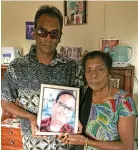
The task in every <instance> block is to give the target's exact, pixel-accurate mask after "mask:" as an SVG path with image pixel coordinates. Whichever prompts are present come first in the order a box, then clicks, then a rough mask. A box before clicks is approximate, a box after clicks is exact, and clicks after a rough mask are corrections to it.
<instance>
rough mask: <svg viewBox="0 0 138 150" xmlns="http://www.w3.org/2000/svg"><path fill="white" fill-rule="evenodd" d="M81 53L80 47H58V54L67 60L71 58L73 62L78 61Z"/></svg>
mask: <svg viewBox="0 0 138 150" xmlns="http://www.w3.org/2000/svg"><path fill="white" fill-rule="evenodd" d="M81 53H82V47H68V46H61V47H60V54H61V55H62V56H64V57H67V58H72V59H74V60H76V61H77V60H80V59H81Z"/></svg>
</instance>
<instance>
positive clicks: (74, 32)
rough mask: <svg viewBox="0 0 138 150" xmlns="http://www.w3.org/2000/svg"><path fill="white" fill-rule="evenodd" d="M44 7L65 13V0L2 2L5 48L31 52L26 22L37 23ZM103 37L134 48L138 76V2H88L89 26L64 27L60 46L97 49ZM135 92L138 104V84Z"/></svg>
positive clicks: (3, 42) (3, 43) (134, 60)
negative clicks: (118, 39)
mask: <svg viewBox="0 0 138 150" xmlns="http://www.w3.org/2000/svg"><path fill="white" fill-rule="evenodd" d="M42 4H50V5H54V6H56V7H57V8H59V9H60V10H61V12H62V13H63V12H64V8H63V2H62V1H55V2H53V1H42V2H38V1H24V2H19V1H15V2H14V1H13V2H12V1H11V2H7V1H5V2H4V1H3V2H2V5H1V9H2V46H17V47H22V48H23V50H24V54H26V53H28V51H29V47H30V44H31V43H33V42H34V41H31V40H26V39H25V22H26V21H33V18H34V15H35V12H36V11H37V9H38V7H39V6H40V5H42ZM105 6H106V14H105V17H106V18H105V20H106V24H105V28H104V7H105ZM104 29H105V30H104ZM101 38H120V40H121V43H124V44H130V45H132V46H133V47H134V49H135V56H134V59H133V61H132V63H131V64H133V65H135V68H136V76H137V77H138V63H137V62H136V59H138V2H131V1H130V2H121V1H118V2H117V1H116V2H109V1H108V2H96V1H88V11H87V24H85V25H74V26H64V27H63V36H62V39H61V43H60V44H59V47H60V46H61V45H63V46H81V47H82V48H83V50H85V49H87V50H95V49H99V47H100V39H101ZM59 47H58V48H59ZM134 93H135V96H136V98H137V101H138V84H136V82H135V84H134Z"/></svg>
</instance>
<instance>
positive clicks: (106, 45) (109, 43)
mask: <svg viewBox="0 0 138 150" xmlns="http://www.w3.org/2000/svg"><path fill="white" fill-rule="evenodd" d="M119 44H120V40H119V39H101V41H100V45H101V50H102V51H103V52H105V53H110V55H111V56H112V54H113V47H114V46H117V45H119Z"/></svg>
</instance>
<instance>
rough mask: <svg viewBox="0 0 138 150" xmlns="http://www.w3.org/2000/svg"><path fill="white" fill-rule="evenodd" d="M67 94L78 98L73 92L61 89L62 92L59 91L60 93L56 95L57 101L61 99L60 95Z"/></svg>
mask: <svg viewBox="0 0 138 150" xmlns="http://www.w3.org/2000/svg"><path fill="white" fill-rule="evenodd" d="M65 94H67V95H71V96H72V97H73V98H74V99H76V97H75V96H74V95H73V94H72V93H71V92H69V91H61V92H59V93H58V95H57V97H56V102H57V101H58V100H59V98H60V96H62V95H65Z"/></svg>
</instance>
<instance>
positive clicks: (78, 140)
mask: <svg viewBox="0 0 138 150" xmlns="http://www.w3.org/2000/svg"><path fill="white" fill-rule="evenodd" d="M66 143H67V144H72V145H85V143H86V137H85V136H84V135H81V134H69V135H68V136H67V139H66Z"/></svg>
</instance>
